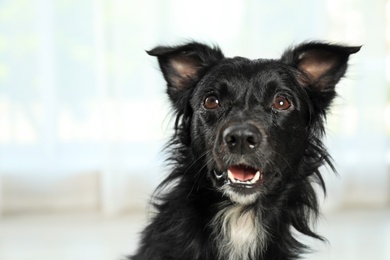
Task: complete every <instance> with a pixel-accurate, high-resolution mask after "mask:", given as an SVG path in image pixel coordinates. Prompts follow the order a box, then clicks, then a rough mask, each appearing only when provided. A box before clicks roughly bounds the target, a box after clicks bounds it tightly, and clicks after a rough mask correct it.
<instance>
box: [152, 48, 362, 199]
mask: <svg viewBox="0 0 390 260" xmlns="http://www.w3.org/2000/svg"><path fill="white" fill-rule="evenodd" d="M359 49H360V47H347V46H341V45H331V44H326V43H318V42H310V43H305V44H301V45H299V46H297V47H295V48H290V49H288V50H286V51H285V53H284V54H283V55H282V57H281V58H280V59H276V60H269V59H257V60H249V59H246V58H242V57H235V58H225V57H224V55H223V54H222V52H221V51H220V50H219V49H218V48H217V47H209V46H206V45H203V44H200V43H196V42H192V43H189V44H185V45H181V46H176V47H161V46H160V47H157V48H155V49H153V50H151V51H149V52H148V54H150V55H153V56H157V57H158V61H159V64H160V67H161V70H162V73H163V75H164V78H165V79H166V81H167V83H168V90H167V92H168V95H169V97H170V99H171V101H172V103H173V107H174V109H175V111H176V113H177V118H178V120H177V123H176V130H177V131H178V132H180V133H179V134H178V138H180V143H181V144H182V145H184V146H185V147H187V148H188V149H190V150H191V152H192V154H193V157H192V158H193V160H194V161H195V160H196V161H198V160H202V161H203V162H204V163H205V164H206V165H207V172H208V177H209V178H208V180H211V182H212V183H213V185H214V187H216V188H217V189H218V190H219V191H221V192H222V193H223V194H225V195H226V196H228V197H229V198H230V200H232V201H233V202H236V203H241V204H251V203H253V202H254V201H256V200H257V199H258V198H260V197H261V196H266V195H267V194H270V193H272V190H274V189H276V187H279V186H281V185H279V186H278V184H280V183H286V182H288V181H290V180H298V179H304V178H306V177H307V176H305V175H307V173H305V172H303V171H302V169H301V168H302V167H303V166H302V164H303V163H307V161H312V163H314V164H315V167H317V168H318V166H319V165H318V162H316V160H317V161H321V160H323V158H321V157H323V156H324V155H321V153H319V154H318V151H317V153H316V152H315V150H316V149H321V147H322V145H321V143H318V142H319V141H318V138H320V137H321V134H322V133H323V120H324V117H325V113H326V111H327V109H328V107H329V105H330V103H331V101H332V100H333V98H334V97H335V95H336V92H335V85H336V84H337V82H338V81H339V80H340V78H341V77H342V76H343V75H344V73H345V71H346V68H347V61H348V58H349V55H350V54H353V53H356V52H357V51H359ZM316 143H317V146H316V145H313V144H316ZM316 147H317V148H316ZM310 149H311V152H309V151H308V150H310ZM308 153H312V154H308ZM313 153H314V154H315V155H313ZM304 161H306V162H304ZM315 170H316V168H315V169H311V171H315ZM311 173H312V172H311Z"/></svg>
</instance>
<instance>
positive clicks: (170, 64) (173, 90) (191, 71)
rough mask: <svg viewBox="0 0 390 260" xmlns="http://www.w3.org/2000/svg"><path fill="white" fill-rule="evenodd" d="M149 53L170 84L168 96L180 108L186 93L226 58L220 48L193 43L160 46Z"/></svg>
mask: <svg viewBox="0 0 390 260" xmlns="http://www.w3.org/2000/svg"><path fill="white" fill-rule="evenodd" d="M147 53H148V54H149V55H151V56H156V57H157V58H158V62H159V65H160V68H161V71H162V73H163V75H164V78H165V80H166V81H167V83H168V90H167V92H168V95H169V97H170V98H171V100H172V101H173V103H174V104H175V105H176V107H180V106H181V104H178V103H181V101H183V102H185V101H184V100H183V95H184V93H189V91H190V90H191V88H192V87H193V86H194V85H195V84H196V83H197V82H198V81H199V80H200V79H201V77H202V76H203V75H204V73H205V72H206V71H207V69H209V68H210V67H211V66H213V65H215V64H216V63H217V62H218V61H220V60H221V59H223V58H224V56H223V54H222V52H221V50H220V49H219V48H218V47H209V46H207V45H204V44H201V43H197V42H191V43H188V44H185V45H180V46H175V47H167V46H158V47H156V48H154V49H152V50H150V51H147Z"/></svg>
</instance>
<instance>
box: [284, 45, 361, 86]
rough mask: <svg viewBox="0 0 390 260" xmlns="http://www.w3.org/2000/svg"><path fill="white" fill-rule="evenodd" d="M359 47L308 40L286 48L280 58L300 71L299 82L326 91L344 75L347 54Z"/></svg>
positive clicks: (357, 49)
mask: <svg viewBox="0 0 390 260" xmlns="http://www.w3.org/2000/svg"><path fill="white" fill-rule="evenodd" d="M360 48H361V46H358V47H348V46H342V45H333V44H327V43H320V42H309V43H304V44H301V45H299V46H297V47H295V48H292V49H289V50H287V51H286V52H285V53H284V54H283V56H282V58H281V60H282V61H283V62H285V63H287V64H289V65H292V66H293V67H295V68H297V69H298V70H299V71H300V72H301V74H300V75H299V76H298V78H297V80H298V82H299V83H301V84H302V85H306V86H311V87H315V88H317V90H320V91H327V90H332V89H334V87H335V85H336V84H337V83H338V82H339V80H340V79H341V77H343V76H344V74H345V71H346V69H347V63H348V58H349V55H351V54H353V53H356V52H358V51H359V50H360Z"/></svg>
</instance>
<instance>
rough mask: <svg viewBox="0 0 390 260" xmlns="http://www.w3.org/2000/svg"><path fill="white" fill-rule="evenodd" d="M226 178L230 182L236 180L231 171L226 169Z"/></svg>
mask: <svg viewBox="0 0 390 260" xmlns="http://www.w3.org/2000/svg"><path fill="white" fill-rule="evenodd" d="M228 179H229V180H230V181H231V182H232V183H236V182H237V181H236V180H235V179H234V175H233V173H232V172H231V171H230V170H228Z"/></svg>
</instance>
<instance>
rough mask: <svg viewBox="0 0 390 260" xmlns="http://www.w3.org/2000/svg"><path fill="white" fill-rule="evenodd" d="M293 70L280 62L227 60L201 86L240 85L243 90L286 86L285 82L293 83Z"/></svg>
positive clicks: (208, 74) (210, 72)
mask: <svg viewBox="0 0 390 260" xmlns="http://www.w3.org/2000/svg"><path fill="white" fill-rule="evenodd" d="M292 69H293V68H291V67H290V66H288V65H286V64H284V63H282V62H281V61H280V60H272V59H247V58H243V57H234V58H227V59H224V60H223V61H221V62H220V63H218V64H217V65H216V66H215V67H214V68H212V69H211V70H210V71H209V72H208V73H207V74H206V76H205V77H204V79H203V80H202V81H201V85H204V86H205V87H209V86H210V85H213V86H218V85H219V84H224V85H227V86H228V87H229V86H231V87H236V86H237V84H239V85H240V86H241V89H242V88H253V87H256V88H259V87H262V86H263V87H266V86H275V85H284V84H283V83H284V82H292V81H293V77H294V75H293V72H292ZM275 83H276V84H275Z"/></svg>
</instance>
